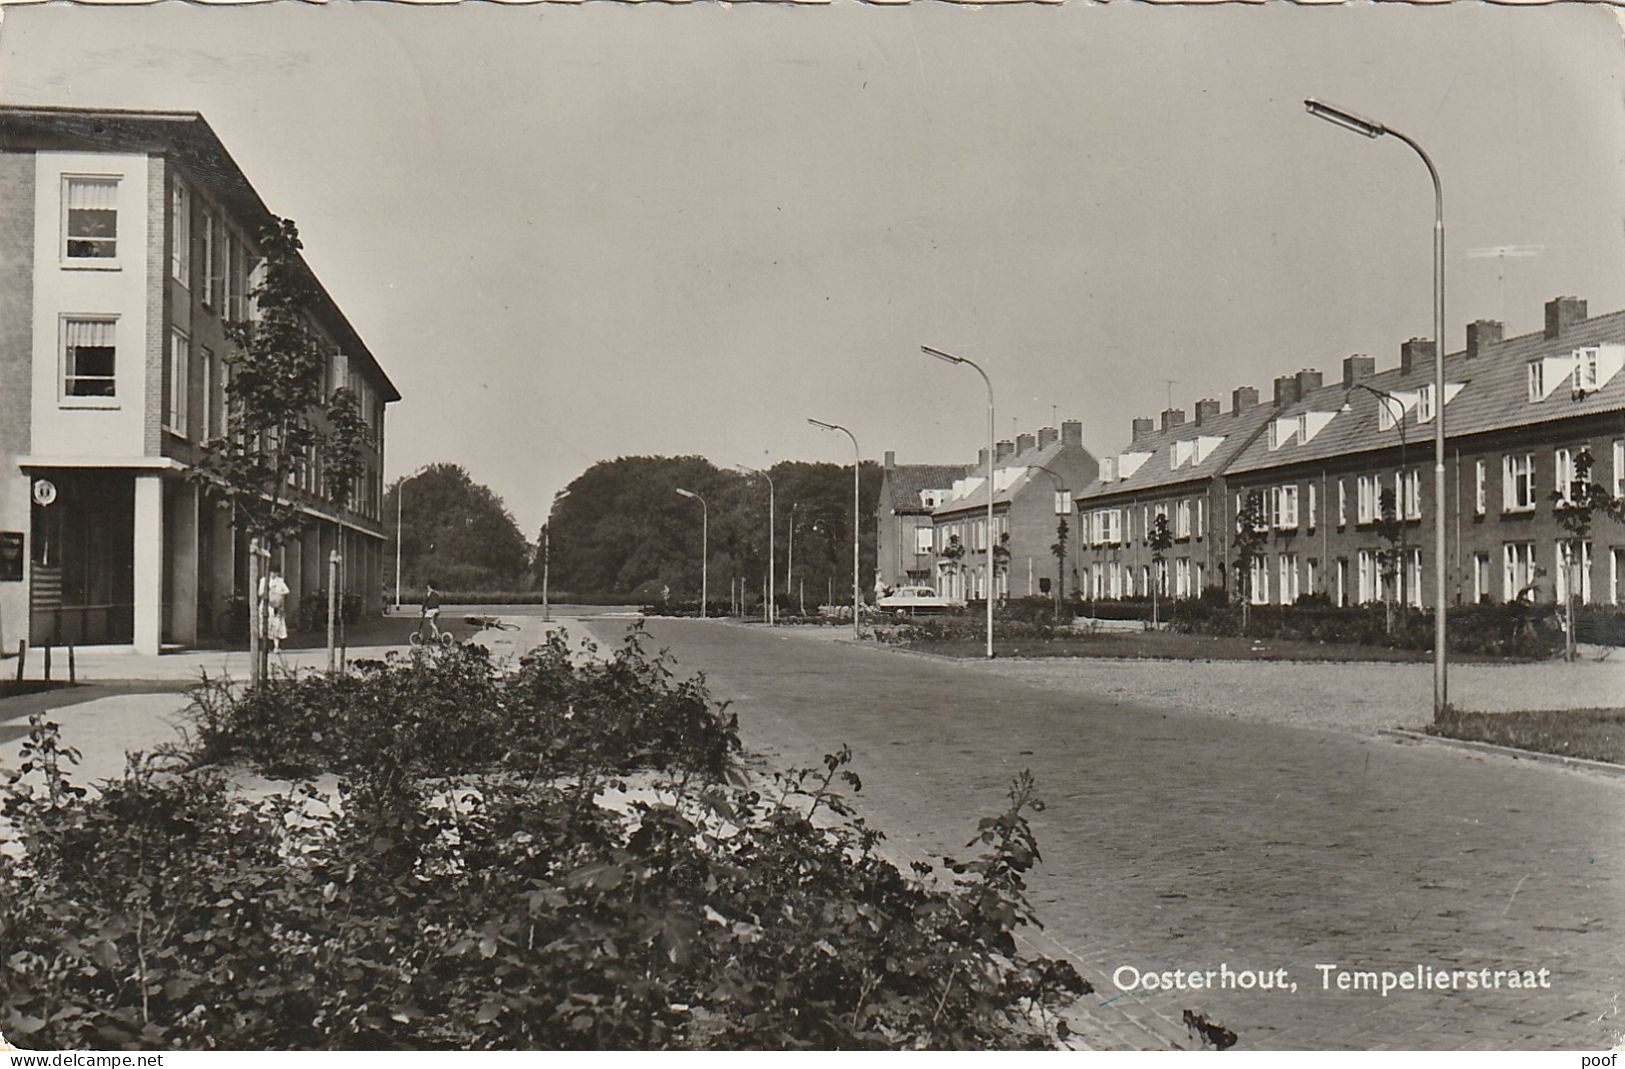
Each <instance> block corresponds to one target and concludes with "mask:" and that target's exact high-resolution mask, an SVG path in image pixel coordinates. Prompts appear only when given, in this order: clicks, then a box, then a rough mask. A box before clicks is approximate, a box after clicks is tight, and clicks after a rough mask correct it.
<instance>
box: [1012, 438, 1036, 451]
mask: <svg viewBox="0 0 1625 1069" xmlns="http://www.w3.org/2000/svg"><path fill="white" fill-rule="evenodd" d="M1037 445H1038V439H1037V438H1035V437H1033V436H1032V435H1030V434H1018V435H1016V452H1017V453H1018V454H1020V453H1031V452H1032V451H1033V448H1034V447H1035V446H1037Z"/></svg>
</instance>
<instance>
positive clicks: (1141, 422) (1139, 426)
mask: <svg viewBox="0 0 1625 1069" xmlns="http://www.w3.org/2000/svg"><path fill="white" fill-rule="evenodd" d="M1130 426H1131V427H1132V428H1133V429H1132V430H1131V431H1130V432H1129V441H1131V442H1137V441H1139V440H1140V439H1141V438H1144V437H1145V436H1146V435H1148V434H1150V433H1151V432H1152V431H1154V430H1156V429H1157V425H1156V423H1155V422H1154V421H1152V420H1151V419H1149V418H1147V417H1145V416H1141V417H1139V418H1138V419H1136V420H1135V421H1134V422H1133V423H1132V424H1130Z"/></svg>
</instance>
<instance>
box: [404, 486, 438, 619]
mask: <svg viewBox="0 0 1625 1069" xmlns="http://www.w3.org/2000/svg"><path fill="white" fill-rule="evenodd" d="M432 467H434V465H433V464H425V465H423V466H422V467H421V468H419V469H418V470H417V471H414V472H413V473H412V474H410V475H403V476H401V479H400V481H399V482H397V483H396V484H395V612H396V613H397V614H398V613H399V612H400V611H401V541H402V538H403V535H404V532H403V531H402V530H401V498H403V497H405V496H406V484H407V483H409V482H411V481H412V480H413V479H416V478H417V477H418V476H419V475H422V474H423V473H424V472H426V471H428V470H429V469H430V468H432Z"/></svg>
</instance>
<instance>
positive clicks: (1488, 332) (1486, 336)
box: [1467, 319, 1506, 360]
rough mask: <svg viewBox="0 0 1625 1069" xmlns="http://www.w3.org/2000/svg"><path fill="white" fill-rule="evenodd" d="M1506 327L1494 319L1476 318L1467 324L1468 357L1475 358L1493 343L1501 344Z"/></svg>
mask: <svg viewBox="0 0 1625 1069" xmlns="http://www.w3.org/2000/svg"><path fill="white" fill-rule="evenodd" d="M1505 331H1506V328H1505V327H1503V326H1502V325H1501V324H1500V323H1497V322H1496V321H1495V320H1493V319H1475V320H1473V321H1472V322H1471V323H1469V324H1467V359H1469V360H1472V359H1475V358H1476V357H1477V356H1478V354H1480V353H1482V352H1483V351H1484V350H1485V349H1488V348H1489V347H1490V346H1492V345H1499V344H1501V339H1502V338H1503V337H1504V336H1505Z"/></svg>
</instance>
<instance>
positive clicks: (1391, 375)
mask: <svg viewBox="0 0 1625 1069" xmlns="http://www.w3.org/2000/svg"><path fill="white" fill-rule="evenodd" d="M1545 311H1546V315H1545V327H1544V329H1543V330H1540V331H1536V332H1533V333H1530V334H1525V335H1522V336H1519V337H1516V338H1503V337H1502V333H1503V331H1502V326H1501V324H1499V323H1496V322H1493V321H1487V320H1480V321H1478V322H1475V323H1472V324H1470V325H1469V326H1468V328H1467V345H1466V348H1465V349H1463V350H1462V351H1460V352H1456V353H1450V354H1447V356H1446V357H1445V391H1444V398H1443V405H1442V407H1443V411H1444V413H1445V430H1446V433H1447V438H1446V452H1445V456H1446V461H1445V485H1446V487H1447V493H1448V497H1447V499H1446V502H1445V505H1446V507H1445V508H1444V509H1440V508H1439V507H1438V502H1436V501H1435V500H1434V487H1433V462H1434V461H1433V420H1434V419H1435V418H1436V416H1437V413H1438V411H1439V408H1440V404H1439V399H1438V398H1436V397H1435V396H1434V370H1433V365H1434V359H1433V343H1432V342H1431V341H1427V340H1422V339H1414V338H1413V339H1411V340H1410V341H1408V342H1405V343H1404V344H1403V345H1402V346H1401V347H1400V361H1399V366H1398V367H1394V368H1390V369H1388V370H1386V371H1382V372H1377V371H1375V369H1374V361H1372V360H1371V358H1369V357H1366V356H1351V357H1349V358H1347V359H1346V360H1344V362H1343V374H1342V376H1341V377H1340V379H1338V380H1337V381H1334V382H1332V383H1330V384H1325V385H1323V384H1321V383H1320V381H1319V379H1320V376H1319V375H1318V374H1315V373H1308V376H1309V377H1308V378H1307V379H1304V377H1303V376H1302V375H1300V379H1302V380H1303V383H1304V388H1303V389H1302V390H1301V394H1300V396H1297V397H1296V398H1294V399H1293V401H1292V402H1291V403H1290V404H1287V405H1284V406H1283V407H1282V409H1281V411H1280V412H1279V413H1278V415H1277V417H1276V418H1275V419H1274V420H1273V421H1272V423H1271V425H1270V427H1269V432H1268V433H1267V434H1265V435H1261V436H1260V437H1259V438H1258V440H1256V441H1255V442H1253V443H1252V445H1251V446H1249V447H1248V448H1247V449H1246V450H1244V451H1243V452H1242V454H1241V455H1240V456H1238V457H1237V458H1236V459H1235V460H1234V461H1233V462H1232V463H1231V464H1230V465H1229V471H1228V477H1229V481H1230V483H1231V492H1232V499H1231V506H1232V508H1234V507H1237V505H1238V503H1239V502H1240V501H1241V500H1244V496H1243V495H1247V494H1252V493H1256V494H1258V495H1259V500H1260V501H1261V502H1262V503H1263V504H1264V506H1265V512H1266V515H1267V517H1268V523H1269V540H1268V545H1267V547H1266V552H1265V557H1264V559H1263V560H1262V561H1260V562H1259V564H1258V565H1257V567H1256V570H1255V579H1256V582H1255V587H1256V590H1255V592H1254V600H1256V601H1260V602H1274V603H1277V604H1287V603H1291V602H1292V601H1293V600H1295V599H1296V598H1297V597H1299V596H1301V595H1304V594H1311V593H1315V594H1323V595H1325V596H1326V597H1328V598H1329V599H1330V600H1331V601H1332V602H1333V603H1334V604H1339V605H1346V604H1360V603H1363V602H1369V601H1377V600H1382V599H1383V598H1384V597H1388V598H1391V599H1394V600H1400V601H1404V602H1407V603H1409V604H1412V605H1418V606H1420V605H1431V604H1432V602H1433V591H1434V584H1435V581H1436V580H1435V575H1436V573H1435V569H1436V568H1437V567H1438V566H1439V564H1440V562H1439V561H1438V560H1436V559H1435V556H1434V537H1435V534H1434V533H1435V530H1436V528H1435V527H1434V525H1435V524H1437V523H1443V524H1444V525H1445V541H1446V547H1447V549H1446V555H1445V560H1444V561H1443V566H1444V568H1445V570H1446V571H1445V580H1446V584H1447V591H1448V594H1447V597H1448V600H1449V601H1450V602H1451V603H1452V604H1468V603H1473V602H1480V601H1506V600H1510V599H1512V598H1515V597H1518V596H1519V594H1520V592H1524V591H1528V594H1526V595H1525V596H1533V597H1535V598H1536V599H1538V600H1543V601H1552V600H1554V599H1560V598H1561V597H1563V594H1564V590H1565V587H1566V578H1565V575H1566V570H1565V569H1564V568H1563V567H1561V564H1560V562H1561V559H1562V555H1563V549H1562V545H1561V542H1562V539H1563V531H1562V528H1561V526H1560V525H1559V524H1558V521H1557V519H1556V517H1555V515H1554V513H1553V510H1552V502H1551V498H1550V495H1551V493H1552V492H1553V491H1554V490H1562V489H1563V488H1565V487H1566V486H1567V485H1568V484H1569V482H1570V481H1571V479H1572V477H1573V474H1572V473H1573V459H1574V457H1575V456H1576V455H1577V454H1578V453H1579V452H1580V450H1581V449H1588V450H1589V451H1590V453H1591V456H1592V458H1593V462H1594V464H1593V469H1592V480H1593V481H1594V482H1598V483H1602V484H1603V485H1605V486H1607V487H1609V488H1610V489H1611V490H1612V491H1613V492H1614V493H1615V494H1619V493H1621V492H1622V491H1625V374H1622V373H1621V372H1622V368H1625V312H1613V313H1610V314H1608V315H1604V316H1598V317H1596V318H1589V317H1588V316H1587V314H1586V302H1585V301H1582V300H1578V299H1576V298H1573V297H1559V298H1556V299H1554V300H1552V301H1551V302H1549V303H1548V304H1547V305H1546V310H1545ZM1384 490H1387V491H1390V492H1391V494H1392V500H1393V503H1394V511H1395V514H1396V518H1398V519H1401V520H1402V527H1403V531H1404V533H1403V535H1402V536H1401V538H1400V539H1399V543H1398V545H1397V546H1393V547H1392V548H1395V549H1397V550H1398V552H1399V554H1400V557H1401V561H1402V567H1400V568H1399V569H1397V574H1394V575H1391V576H1389V575H1384V572H1385V571H1386V570H1385V569H1384V568H1383V567H1382V566H1381V560H1380V557H1379V552H1380V551H1381V550H1383V549H1384V548H1385V547H1386V546H1387V540H1385V539H1383V538H1381V537H1380V536H1379V533H1378V526H1377V525H1378V521H1379V520H1380V519H1381V507H1382V494H1383V491H1384ZM1580 564H1581V578H1580V585H1581V589H1580V591H1579V593H1580V595H1581V597H1582V599H1583V600H1585V601H1600V602H1607V603H1610V604H1620V603H1621V602H1622V600H1625V589H1622V582H1625V528H1622V527H1621V525H1620V524H1618V523H1616V522H1614V521H1612V520H1608V519H1606V518H1602V519H1599V520H1598V521H1597V522H1596V524H1595V529H1594V534H1593V539H1592V543H1591V545H1590V546H1589V547H1588V548H1587V549H1586V551H1585V552H1584V553H1583V554H1582V558H1581V561H1580Z"/></svg>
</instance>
